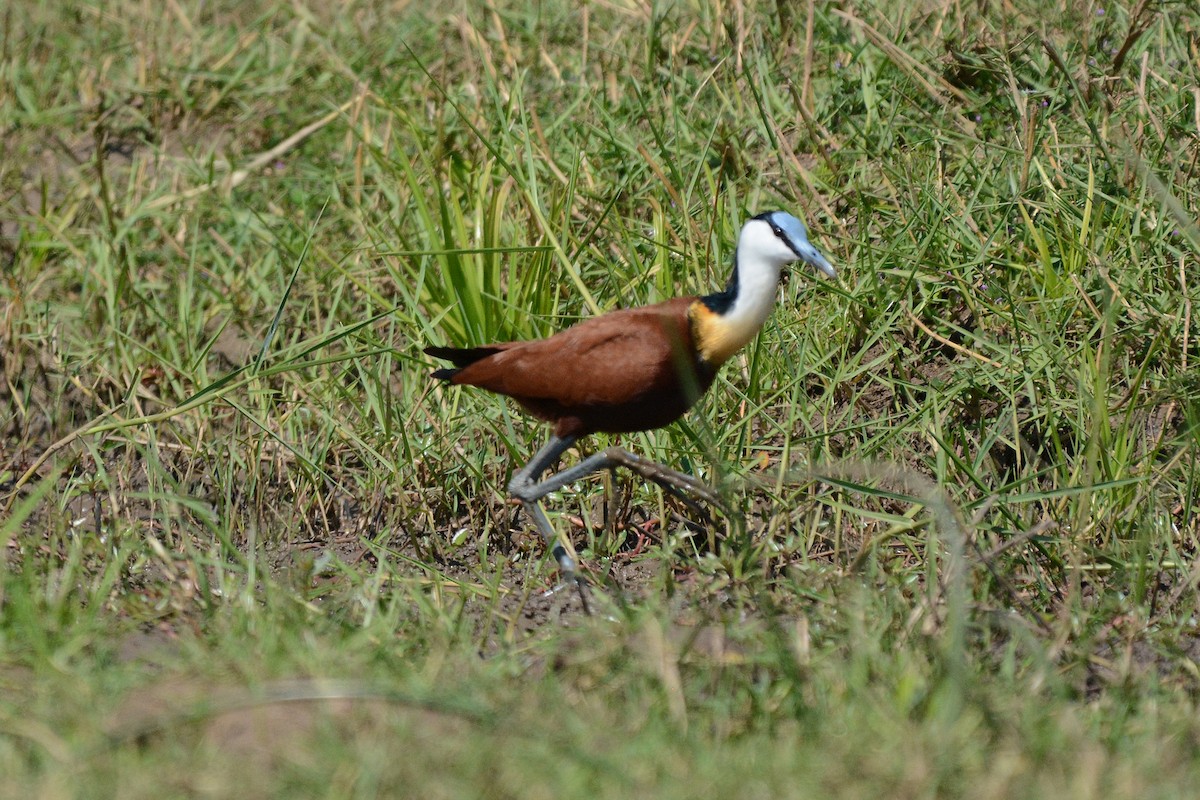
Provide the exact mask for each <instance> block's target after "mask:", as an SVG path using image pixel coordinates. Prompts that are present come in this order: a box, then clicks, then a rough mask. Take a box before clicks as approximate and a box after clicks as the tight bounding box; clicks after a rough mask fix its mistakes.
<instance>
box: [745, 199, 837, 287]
mask: <svg viewBox="0 0 1200 800" xmlns="http://www.w3.org/2000/svg"><path fill="white" fill-rule="evenodd" d="M738 255H739V257H740V258H744V259H746V261H747V263H759V264H764V265H768V266H770V267H774V268H775V269H783V268H784V267H786V266H787V265H788V264H792V263H795V262H797V261H803V262H804V263H806V264H811V265H812V266H814V267H816V268H817V269H819V270H821V272H823V273H825V274H826V275H828V276H829V277H830V278H833V277H836V276H837V273H836V272H835V271H834V269H833V265H832V264H830V263H829V261H828V259H826V258H825V256H823V255H821V253H820V251H818V250H817V248H815V247H813V246H812V244H811V243H810V242H809V241H808V233H807V232H806V231H805V230H804V223H803V222H801V221H800V220H798V219H796V218H795V217H793V216H792V215H791V214H789V213H787V212H786V211H768V212H766V213H765V214H759V215H758V216H757V217H754V218H753V219H751V220H750V221H749V222H747V223H746V224H745V226H743V228H742V235H741V236H740V237H739V238H738Z"/></svg>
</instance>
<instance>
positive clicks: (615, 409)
mask: <svg viewBox="0 0 1200 800" xmlns="http://www.w3.org/2000/svg"><path fill="white" fill-rule="evenodd" d="M795 261H804V262H806V263H808V264H811V265H812V266H814V267H816V268H817V269H819V270H821V271H822V272H824V273H825V274H826V275H828V276H829V277H831V278H832V277H834V275H835V273H834V270H833V265H831V264H830V263H829V262H828V261H827V260H826V259H825V257H824V256H822V255H821V254H820V253H819V252H818V251H817V249H816V248H815V247H813V246H812V245H811V244H809V241H808V236H807V234H806V233H805V230H804V225H803V223H801V222H800V220H798V219H796V218H795V217H793V216H792V215H791V214H788V213H785V212H783V211H770V212H768V213H766V214H760V215H758V216H757V217H754V218H753V219H751V220H749V221H748V222H747V223H746V224H745V225H744V226H743V227H742V232H741V235H740V236H739V237H738V244H737V252H736V254H735V256H734V268H733V275H732V276H731V277H730V279H729V283H728V285H726V287H725V289H724V291H720V292H716V293H714V294H710V295H705V296H704V297H679V298H675V299H674V300H667V301H666V302H664V303H657V304H655V305H651V306H643V307H641V308H630V309H623V310H619V311H612V312H609V313H607V314H603V315H601V316H598V317H593V318H591V319H586V320H584V321H582V322H580V323H578V324H576V325H574V326H573V327H570V328H568V329H566V330H565V331H562V332H560V333H557V334H555V335H553V336H551V337H549V338H546V339H536V340H533V341H524V342H502V343H500V344H489V345H483V346H481V347H467V348H462V349H459V348H455V347H426V348H425V352H426V353H427V354H428V355H431V356H433V357H435V358H440V359H444V360H446V361H449V362H450V363H451V364H453V365H454V367H453V368H452V369H439V370H437V371H436V372H434V373H433V377H435V378H440V379H441V380H444V381H446V382H447V383H453V384H460V385H469V386H478V387H480V388H482V389H487V390H488V391H492V392H497V393H498V394H504V395H508V396H509V397H511V398H513V399H514V400H516V401H517V402H518V403H520V404H521V405H522V406H523V407H524V408H525V410H526V411H528V412H529V413H531V414H533V415H534V416H535V417H538V418H540V419H542V420H545V421H546V422H552V423H554V435H553V436H552V437H551V438H550V441H548V442H547V443H546V444H545V446H544V447H542V449H541V450H539V451H538V452H537V455H535V456H534V457H533V459H532V460H530V462H529V463H528V464H526V465H525V466H524V467H522V468H521V469H520V470H518V471H517V472H516V474H514V475H513V477H512V480H511V481H509V484H508V491H509V493H510V494H511V495H512V496H514V497H516V498H517V499H518V500H520V501H521V503H522V505H523V506H524V507H525V510H526V512H527V513H528V514H529V515H530V517H532V518H533V521H534V524H536V525H537V527H538V530H539V531H540V533H541V535H542V538H544V539H545V540H546V546H547V547H549V548H551V552H552V553H553V554H554V557H555V559H556V560H557V561H558V567H559V570H560V571H561V573H562V576H563V579H564V580H566V581H571V580H575V579H576V575H575V562H574V560H573V559H572V558H571V556H570V555H569V554H568V553H567V550H566V548H564V547H563V546H562V544H561V543H560V542H559V540H558V536H557V535H556V534H555V532H554V528H553V527H551V525H550V521H549V520H548V519H547V518H546V515H545V513H544V512H543V511H542V509H541V507H540V506H539V505H538V500H540V499H541V498H543V497H545V496H546V495H547V494H549V493H550V492H553V491H555V490H557V489H560V488H562V487H563V486H565V485H567V484H568V483H571V482H573V481H576V480H579V479H580V478H583V477H585V476H587V475H591V474H592V473H594V472H599V471H600V470H603V469H612V468H614V467H617V466H625V467H629V468H630V469H633V470H634V471H636V472H637V473H638V474H640V475H642V476H643V477H645V478H647V479H649V480H653V481H654V482H656V483H658V484H660V485H661V486H664V487H665V488H667V489H669V490H671V491H672V492H673V493H676V494H679V493H680V492H686V493H690V494H692V495H693V496H696V497H698V498H700V499H703V500H706V501H708V502H715V503H718V504H719V498H718V497H717V495H716V494H715V493H714V492H713V491H712V490H711V489H709V488H708V487H707V486H705V485H704V484H703V483H701V482H700V481H698V480H696V479H695V478H693V477H692V476H690V475H685V474H683V473H680V472H676V471H674V470H671V469H668V468H667V467H664V466H662V465H661V464H656V463H654V462H652V461H647V460H645V459H642V458H640V457H638V456H636V455H634V454H633V453H630V452H628V451H626V450H623V449H621V448H619V447H610V448H608V449H607V450H605V451H603V452H601V453H596V454H595V455H593V456H590V457H588V458H585V459H584V460H583V461H582V462H580V463H579V464H578V465H576V466H574V467H571V468H569V469H565V470H563V471H561V472H558V473H555V474H554V475H551V476H550V477H548V478H546V479H545V480H539V479H540V478H541V476H542V474H543V473H544V472H545V471H546V470H547V469H549V468H550V466H551V465H552V464H554V463H555V462H556V461H557V460H558V457H559V456H561V455H562V454H563V452H565V451H566V450H567V449H568V448H570V447H571V446H572V445H573V444H575V442H576V441H577V440H578V439H579V438H580V437H582V436H587V435H588V434H590V433H598V432H603V433H629V432H632V431H645V430H651V429H653V428H661V427H662V426H664V425H666V424H668V423H670V422H674V421H675V420H676V419H678V418H679V417H680V416H681V415H682V414H683V413H684V412H685V411H687V410H688V409H689V408H691V406H692V404H693V403H695V402H696V400H698V399H699V398H700V395H702V394H703V393H704V392H705V391H706V390H707V389H708V387H709V386H711V385H712V382H713V378H715V377H716V374H717V369H718V368H720V366H721V365H722V364H723V363H725V361H727V360H728V359H729V357H730V356H732V355H733V354H734V353H736V352H737V351H738V350H740V349H741V348H742V346H743V345H745V344H746V343H747V342H749V341H750V340H751V339H753V338H754V336H755V334H757V333H758V331H759V329H760V328H762V326H763V323H764V322H766V320H767V316H768V315H770V313H771V308H772V307H773V306H774V305H775V295H776V290H777V288H778V285H779V276H780V272H781V270H782V269H783V268H784V267H785V266H787V265H788V264H791V263H793V262H795Z"/></svg>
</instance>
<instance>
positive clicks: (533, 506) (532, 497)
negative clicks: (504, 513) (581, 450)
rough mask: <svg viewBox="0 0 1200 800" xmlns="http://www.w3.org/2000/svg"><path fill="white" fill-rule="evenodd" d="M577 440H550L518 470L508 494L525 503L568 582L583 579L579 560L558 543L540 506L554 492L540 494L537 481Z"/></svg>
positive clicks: (567, 438)
mask: <svg viewBox="0 0 1200 800" xmlns="http://www.w3.org/2000/svg"><path fill="white" fill-rule="evenodd" d="M575 438H576V437H574V436H568V437H566V438H562V439H560V438H559V437H557V436H553V437H551V438H550V441H548V442H546V444H545V445H543V446H542V449H541V450H538V451H537V454H536V455H535V456H534V457H533V458H532V459H530V460H529V463H528V464H526V465H525V466H523V467H521V469H519V470H517V472H516V474H514V475H513V476H512V480H510V481H509V482H508V493H509V494H511V495H512V496H513V497H515V498H517V499H518V500H520V501H521V505H522V506H524V508H525V513H527V514H528V515H529V518H530V519H532V520H533V524H534V525H535V526H536V527H537V529H538V533H540V534H541V535H542V539H544V540H545V542H546V547H548V548H550V553H551V554H552V555H553V556H554V560H555V561H557V562H558V571H559V572H561V573H562V576H563V580H564V581H578V580H579V577H578V575H577V574H576V571H575V570H576V567H575V559H573V558H571V556H570V554H568V553H567V549H566V548H565V547H563V546H562V542H560V541H559V540H558V534H557V533H555V532H554V528H553V527H552V526H551V525H550V520H548V519H546V513H545V512H544V511H542V507H541V506H539V505H538V500H540V499H542V498H543V497H545V496H546V494H547V493H548V492H551V491H554V490H553V489H549V490H547V491H544V492H539V491H537V489H538V487H539V486H540V485H541V484H539V483H538V482H537V480H538V478H540V477H541V476H542V473H543V472H545V471H546V470H548V469H550V467H551V465H553V464H554V462H555V461H557V460H558V457H559V456H561V455H562V454H563V453H565V452H566V451H567V450H569V449H570V447H571V445H573V444H575Z"/></svg>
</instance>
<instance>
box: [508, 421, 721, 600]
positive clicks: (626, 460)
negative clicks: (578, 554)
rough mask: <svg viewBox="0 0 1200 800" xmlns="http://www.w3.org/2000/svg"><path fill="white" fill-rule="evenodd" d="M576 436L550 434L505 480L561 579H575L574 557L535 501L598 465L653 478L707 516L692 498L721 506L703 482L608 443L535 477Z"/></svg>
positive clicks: (588, 473) (586, 473)
mask: <svg viewBox="0 0 1200 800" xmlns="http://www.w3.org/2000/svg"><path fill="white" fill-rule="evenodd" d="M576 438H577V437H575V436H566V437H563V438H559V437H557V436H553V437H551V438H550V441H548V442H546V444H545V445H544V446H543V447H542V449H541V450H538V452H537V455H535V456H534V457H533V458H532V459H531V460H530V462H529V463H528V464H526V465H525V466H524V467H522V468H521V469H520V470H518V471H517V473H516V474H515V475H513V477H512V480H511V481H509V484H508V491H509V494H511V495H512V496H513V497H516V498H517V499H518V500H520V501H521V504H522V505H523V506H524V507H525V511H526V512H527V513H528V514H529V516H530V517H531V518H532V519H533V522H534V524H535V525H536V526H537V528H538V531H539V532H540V533H541V534H542V538H543V539H545V540H546V546H547V547H549V548H550V552H551V553H552V554H553V555H554V558H555V560H556V561H558V569H559V571H560V572H561V573H562V575H563V579H564V580H568V581H570V580H576V581H577V580H579V578H578V576H577V575H576V574H575V560H574V559H572V558H571V556H570V555H568V554H567V551H566V548H564V547H563V546H562V543H561V542H559V540H558V534H556V533H555V532H554V528H553V527H551V525H550V521H549V520H548V519H546V514H545V513H544V512H543V511H542V509H541V506H539V505H538V501H539V500H541V499H542V498H543V497H545V496H546V495H548V494H550V492H553V491H557V490H558V489H561V488H562V487H564V486H566V485H567V484H568V483H573V482H575V481H577V480H579V479H580V478H586V477H587V476H588V475H591V474H592V473H595V472H599V471H600V470H602V469H608V470H611V469H614V468H616V467H626V468H628V469H630V470H632V471H634V472H636V473H637V474H638V475H641V476H642V477H643V478H645V479H647V480H651V481H654V482H655V483H657V484H658V485H659V486H661V487H663V488H664V489H666V490H667V491H668V492H670V493H671V494H673V495H675V496H676V497H678V498H680V499H681V500H683V501H684V502H685V503H687V504H688V505H689V506H690V507H691V508H693V509H696V510H697V511H699V512H700V513H702V514H703V515H704V517H705V518H706V519H707V518H708V514H707V513H705V512H704V510H703V509H702V508H701V507H700V506H699V505H697V504H696V502H695V501H696V500H703V501H704V502H705V503H708V504H709V505H712V506H716V507H717V508H720V509H722V510H724V508H725V506H724V504H723V503H722V502H721V497H720V496H719V495H718V494H717V493H716V492H715V491H713V489H712V488H711V487H709V486H708V485H707V484H705V483H703V482H701V481H699V480H697V479H696V478H694V477H692V476H691V475H688V474H686V473H683V472H676V471H675V470H673V469H669V468H668V467H664V466H663V465H662V464H658V463H656V462H654V461H650V460H649V459H645V458H642V457H641V456H638V455H634V454H633V453H630V452H629V451H628V450H622V449H621V448H620V447H610V448H608V449H607V450H605V451H603V452H600V453H596V454H595V455H592V456H589V457H587V458H585V459H584V460H583V461H581V462H579V463H578V464H576V465H575V466H573V467H570V468H568V469H564V470H563V471H561V472H556V473H554V474H553V475H551V476H550V477H549V478H546V479H545V480H543V481H539V480H538V479H539V478H540V477H541V476H542V473H544V472H545V471H546V470H548V469H549V468H550V467H551V465H552V464H554V462H555V461H557V460H558V457H559V456H561V455H562V454H563V453H564V452H566V451H567V450H568V449H570V447H571V446H572V445H573V444H575V440H576ZM693 498H694V499H693Z"/></svg>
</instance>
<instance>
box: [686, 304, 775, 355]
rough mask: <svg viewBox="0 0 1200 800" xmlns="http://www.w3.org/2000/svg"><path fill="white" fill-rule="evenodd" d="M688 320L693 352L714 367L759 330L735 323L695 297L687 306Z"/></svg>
mask: <svg viewBox="0 0 1200 800" xmlns="http://www.w3.org/2000/svg"><path fill="white" fill-rule="evenodd" d="M688 320H689V321H690V322H691V326H692V338H693V340H694V341H695V342H696V352H697V353H698V354H699V355H700V357H701V358H702V359H704V360H705V361H707V362H708V363H709V364H711V365H712V366H714V367H719V366H721V365H722V364H724V363H725V362H726V361H728V360H729V359H730V357H731V356H732V355H733V354H734V353H736V352H737V351H738V350H741V349H742V348H743V347H745V345H746V343H747V342H749V341H750V340H751V339H753V338H754V334H756V333H758V327H756V326H754V325H750V324H742V325H738V324H734V323H731V322H730V321H729V320H728V319H727V318H725V317H723V316H721V315H720V314H717V313H716V312H714V311H713V310H712V309H710V308H709V307H708V306H706V305H704V303H702V302H700V301H699V300H697V301H696V302H694V303H692V304H691V306H689V307H688Z"/></svg>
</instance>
